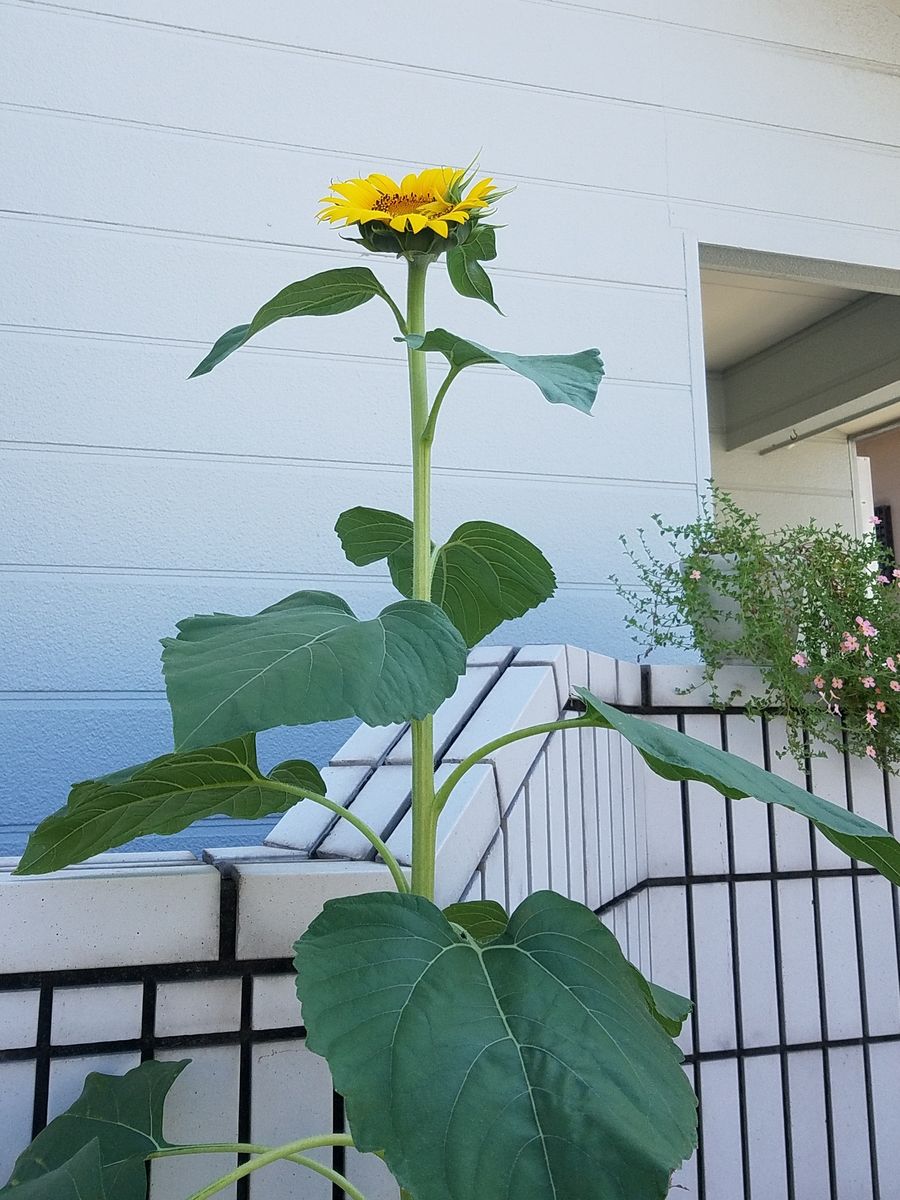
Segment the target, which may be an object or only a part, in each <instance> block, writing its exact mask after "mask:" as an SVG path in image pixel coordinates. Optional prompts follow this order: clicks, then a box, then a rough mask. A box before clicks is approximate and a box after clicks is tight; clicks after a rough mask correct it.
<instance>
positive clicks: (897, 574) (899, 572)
mask: <svg viewBox="0 0 900 1200" xmlns="http://www.w3.org/2000/svg"><path fill="white" fill-rule="evenodd" d="M891 574H892V575H893V577H894V578H895V579H900V567H894V569H893V571H891Z"/></svg>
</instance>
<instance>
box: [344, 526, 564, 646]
mask: <svg viewBox="0 0 900 1200" xmlns="http://www.w3.org/2000/svg"><path fill="white" fill-rule="evenodd" d="M335 529H336V531H337V534H338V537H339V538H340V539H341V545H342V546H343V547H344V553H345V554H346V555H347V558H348V559H349V560H350V561H351V562H352V563H355V564H356V565H357V566H365V565H367V564H368V563H372V562H376V561H377V560H378V559H382V558H386V559H387V563H388V567H389V569H390V572H391V578H392V579H393V581H394V584H395V586H396V587H397V589H398V591H399V592H401V593H402V594H403V595H404V596H409V595H410V594H411V592H412V522H411V521H410V520H408V519H407V518H406V517H401V516H399V515H398V514H397V513H392V512H384V511H382V510H381V509H376V508H351V509H348V510H347V512H344V513H341V515H340V516H339V517H338V519H337V524H336V525H335ZM555 590H556V576H555V575H554V573H553V568H552V567H551V566H550V564H549V563H548V562H547V560H546V559H545V558H544V556H543V554H541V552H540V550H538V548H537V546H535V545H534V544H533V543H532V542H529V541H528V539H527V538H524V537H522V535H521V534H519V533H515V532H514V531H513V530H512V529H506V528H505V527H504V526H503V525H495V524H494V523H493V522H492V521H467V522H466V524H465V525H460V527H459V528H458V529H457V530H456V531H455V532H454V533H452V534H451V535H450V540H449V541H448V542H446V543H445V544H444V545H443V546H441V547H440V549H439V550H438V551H437V554H436V555H435V559H434V576H433V580H432V587H431V599H432V601H433V602H434V603H435V604H437V605H439V606H440V607H441V608H442V609H443V610H444V612H445V613H446V614H447V616H448V617H449V618H450V620H451V621H452V622H453V624H454V625H455V626H456V628H457V629H458V630H459V632H460V633H461V634H462V635H463V638H464V639H465V642H466V645H467V646H475V645H477V643H478V642H480V641H481V639H482V638H484V637H486V636H487V635H488V634H489V633H490V632H491V631H492V630H494V629H496V628H497V626H498V625H499V624H500V623H501V622H502V621H508V620H511V619H512V618H514V617H521V616H522V614H523V613H526V612H528V610H529V609H530V608H534V607H535V606H536V605H538V604H542V603H543V602H544V601H545V600H547V599H549V597H550V596H552V595H553V593H554V591H555Z"/></svg>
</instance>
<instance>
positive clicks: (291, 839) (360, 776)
mask: <svg viewBox="0 0 900 1200" xmlns="http://www.w3.org/2000/svg"><path fill="white" fill-rule="evenodd" d="M353 736H354V737H355V736H356V735H355V734H354V735H353ZM371 769H372V768H371V766H369V765H366V764H361V765H359V766H330V767H325V768H324V770H323V771H322V778H323V780H324V781H325V795H326V796H327V797H328V799H329V800H333V801H334V802H335V804H340V805H341V807H342V808H345V807H346V806H347V805H348V804H349V803H350V801H351V800H352V799H353V797H354V796H355V795H356V793H357V792H358V791H359V789H360V788H361V787H362V784H363V782H364V780H365V779H366V778H367V777H368V775H369V773H370V771H371ZM334 820H335V815H334V813H332V812H331V811H330V810H329V809H327V808H325V807H324V805H322V804H316V802H315V801H314V800H301V801H300V803H299V804H295V805H294V807H293V808H292V809H290V810H289V811H288V812H286V813H285V814H284V816H283V817H282V818H281V820H280V821H279V822H278V824H277V825H276V826H275V827H274V829H272V830H271V832H270V833H269V834H267V835H266V839H265V844H266V845H267V846H275V847H290V848H292V849H295V850H303V851H307V850H309V849H310V848H311V847H315V846H316V845H317V844H318V842H319V840H320V839H321V837H322V835H323V834H324V833H325V832H326V830H327V829H328V828H329V826H330V825H331V824H332V822H333V821H334Z"/></svg>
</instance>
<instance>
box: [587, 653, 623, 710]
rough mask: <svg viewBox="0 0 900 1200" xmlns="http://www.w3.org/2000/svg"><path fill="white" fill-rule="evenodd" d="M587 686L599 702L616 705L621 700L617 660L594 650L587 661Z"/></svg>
mask: <svg viewBox="0 0 900 1200" xmlns="http://www.w3.org/2000/svg"><path fill="white" fill-rule="evenodd" d="M587 675H588V677H587V683H586V685H585V686H587V687H588V688H589V689H590V690H591V691H592V692H593V693H594V695H595V696H596V697H597V699H598V700H605V701H606V702H607V703H608V704H615V703H616V702H617V701H618V699H619V690H618V689H619V682H618V681H619V670H618V663H617V661H616V659H614V658H610V657H609V656H608V655H606V654H596V653H595V652H594V651H593V650H592V651H591V652H590V654H589V655H588V661H587Z"/></svg>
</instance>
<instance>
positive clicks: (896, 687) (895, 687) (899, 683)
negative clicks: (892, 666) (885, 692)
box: [891, 679, 900, 692]
mask: <svg viewBox="0 0 900 1200" xmlns="http://www.w3.org/2000/svg"><path fill="white" fill-rule="evenodd" d="M891 691H892V692H900V679H892V680H891Z"/></svg>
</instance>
